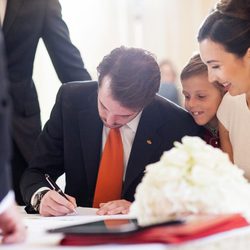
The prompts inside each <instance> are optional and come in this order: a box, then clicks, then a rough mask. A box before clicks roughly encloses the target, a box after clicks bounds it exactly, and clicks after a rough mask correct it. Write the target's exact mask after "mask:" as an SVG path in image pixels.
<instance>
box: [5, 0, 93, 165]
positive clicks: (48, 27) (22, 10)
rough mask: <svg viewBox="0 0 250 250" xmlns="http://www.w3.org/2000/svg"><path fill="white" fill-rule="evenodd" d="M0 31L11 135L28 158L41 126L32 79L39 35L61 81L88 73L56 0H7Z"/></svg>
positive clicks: (81, 77)
mask: <svg viewBox="0 0 250 250" xmlns="http://www.w3.org/2000/svg"><path fill="white" fill-rule="evenodd" d="M3 33H4V38H5V44H6V54H7V61H8V65H7V66H8V73H9V79H10V95H11V97H12V101H13V108H14V110H13V117H12V121H13V132H12V133H13V139H14V141H15V142H16V144H17V146H18V148H19V149H20V151H21V153H22V155H23V157H24V158H25V159H26V161H28V160H29V159H30V158H31V156H32V152H33V148H34V143H35V140H36V139H37V137H38V135H39V133H40V130H41V122H40V110H39V103H38V98H37V93H36V88H35V85H34V82H33V80H32V73H33V62H34V57H35V53H36V49H37V44H38V41H39V39H40V38H42V39H43V41H44V43H45V45H46V48H47V50H48V53H49V55H50V58H51V60H52V62H53V65H54V67H55V70H56V72H57V75H58V77H59V79H60V80H61V82H62V83H64V82H69V81H76V80H82V81H83V80H89V79H90V76H89V74H88V72H87V71H86V69H85V68H84V65H83V62H82V59H81V56H80V53H79V51H78V50H77V48H76V47H74V45H72V43H71V41H70V38H69V32H68V28H67V26H66V24H65V23H64V21H63V20H62V18H61V6H60V4H59V2H58V0H8V1H7V8H6V13H5V19H4V23H3Z"/></svg>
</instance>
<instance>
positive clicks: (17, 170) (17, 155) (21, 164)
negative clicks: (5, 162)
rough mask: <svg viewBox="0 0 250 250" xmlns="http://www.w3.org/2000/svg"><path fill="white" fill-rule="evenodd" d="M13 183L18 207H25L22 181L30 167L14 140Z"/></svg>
mask: <svg viewBox="0 0 250 250" xmlns="http://www.w3.org/2000/svg"><path fill="white" fill-rule="evenodd" d="M12 143H13V146H12V159H11V165H12V182H13V189H14V192H15V197H16V202H17V204H18V205H25V204H24V201H23V198H22V195H21V192H20V180H21V177H22V175H23V172H24V171H25V169H26V168H27V167H28V163H27V162H26V160H25V159H24V157H23V156H22V154H21V152H20V150H19V148H18V147H17V145H16V143H15V141H14V140H12Z"/></svg>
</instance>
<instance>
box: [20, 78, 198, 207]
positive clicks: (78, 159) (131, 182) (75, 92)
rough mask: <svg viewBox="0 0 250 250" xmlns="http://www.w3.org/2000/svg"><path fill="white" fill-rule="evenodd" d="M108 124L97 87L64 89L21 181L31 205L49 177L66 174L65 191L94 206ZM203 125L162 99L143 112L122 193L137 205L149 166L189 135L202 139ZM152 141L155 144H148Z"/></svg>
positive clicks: (72, 85)
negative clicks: (138, 189) (138, 190)
mask: <svg viewBox="0 0 250 250" xmlns="http://www.w3.org/2000/svg"><path fill="white" fill-rule="evenodd" d="M102 129H103V123H102V121H101V120H100V118H99V115H98V109H97V83H96V82H85V83H84V84H83V83H70V84H65V85H63V86H62V87H61V88H60V90H59V92H58V96H57V100H56V104H55V106H54V108H53V110H52V113H51V117H50V119H49V121H48V122H47V124H46V125H45V127H44V130H43V132H42V134H41V135H40V136H39V139H38V141H37V145H36V148H35V155H34V158H33V160H32V161H31V165H30V168H28V169H27V170H26V172H25V174H24V176H23V179H22V181H21V192H22V194H23V197H24V201H25V202H26V203H27V204H28V203H29V202H30V199H31V196H32V194H33V193H34V192H35V191H36V190H37V189H38V188H40V187H42V186H48V184H47V183H46V181H45V178H44V174H45V173H48V174H50V175H51V177H52V178H53V179H54V180H55V179H56V178H57V177H58V176H60V175H61V174H63V173H64V172H65V173H66V188H65V189H66V190H65V192H66V193H67V194H69V195H72V196H74V197H75V198H76V200H77V204H78V205H80V206H92V200H93V195H94V190H95V185H96V179H97V173H98V168H99V161H100V153H101V147H102ZM198 131H199V127H197V125H196V124H195V123H194V122H193V119H192V117H191V116H190V115H189V114H188V113H187V112H186V111H184V110H183V109H182V108H181V107H179V106H177V105H175V104H173V103H171V102H169V101H167V100H166V99H164V98H162V97H160V96H156V97H155V99H154V101H153V102H152V103H151V104H150V105H149V106H147V107H146V108H145V109H144V110H143V112H142V116H141V119H140V122H139V125H138V128H137V132H136V135H135V139H134V143H133V145H132V149H131V154H130V157H129V161H128V166H127V172H126V176H125V181H124V185H123V190H122V198H124V199H126V200H129V201H133V200H134V194H135V189H136V186H137V185H138V184H139V182H140V181H141V179H142V177H143V173H144V169H145V166H146V165H147V164H149V163H153V162H156V161H158V160H159V159H160V157H161V155H162V153H163V151H165V150H168V149H170V148H172V146H173V142H174V141H176V140H177V141H180V140H181V138H182V137H183V136H184V135H198ZM148 140H151V141H152V144H148V143H147V141H148Z"/></svg>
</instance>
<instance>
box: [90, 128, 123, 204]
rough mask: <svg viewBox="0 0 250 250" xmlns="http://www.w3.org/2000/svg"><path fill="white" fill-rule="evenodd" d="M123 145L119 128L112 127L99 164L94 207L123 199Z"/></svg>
mask: <svg viewBox="0 0 250 250" xmlns="http://www.w3.org/2000/svg"><path fill="white" fill-rule="evenodd" d="M123 170H124V167H123V145H122V139H121V134H120V130H119V128H113V129H110V131H109V134H108V137H107V140H106V143H105V146H104V150H103V153H102V159H101V162H100V166H99V171H98V177H97V182H96V187H95V195H94V201H93V207H97V208H99V204H100V203H102V202H108V201H112V200H119V199H121V192H122V183H123V180H122V179H123Z"/></svg>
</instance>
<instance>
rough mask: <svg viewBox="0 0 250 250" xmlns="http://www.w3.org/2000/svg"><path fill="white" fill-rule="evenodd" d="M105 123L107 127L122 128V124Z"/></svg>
mask: <svg viewBox="0 0 250 250" xmlns="http://www.w3.org/2000/svg"><path fill="white" fill-rule="evenodd" d="M104 125H105V127H107V128H120V127H122V125H109V124H107V123H104Z"/></svg>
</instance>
